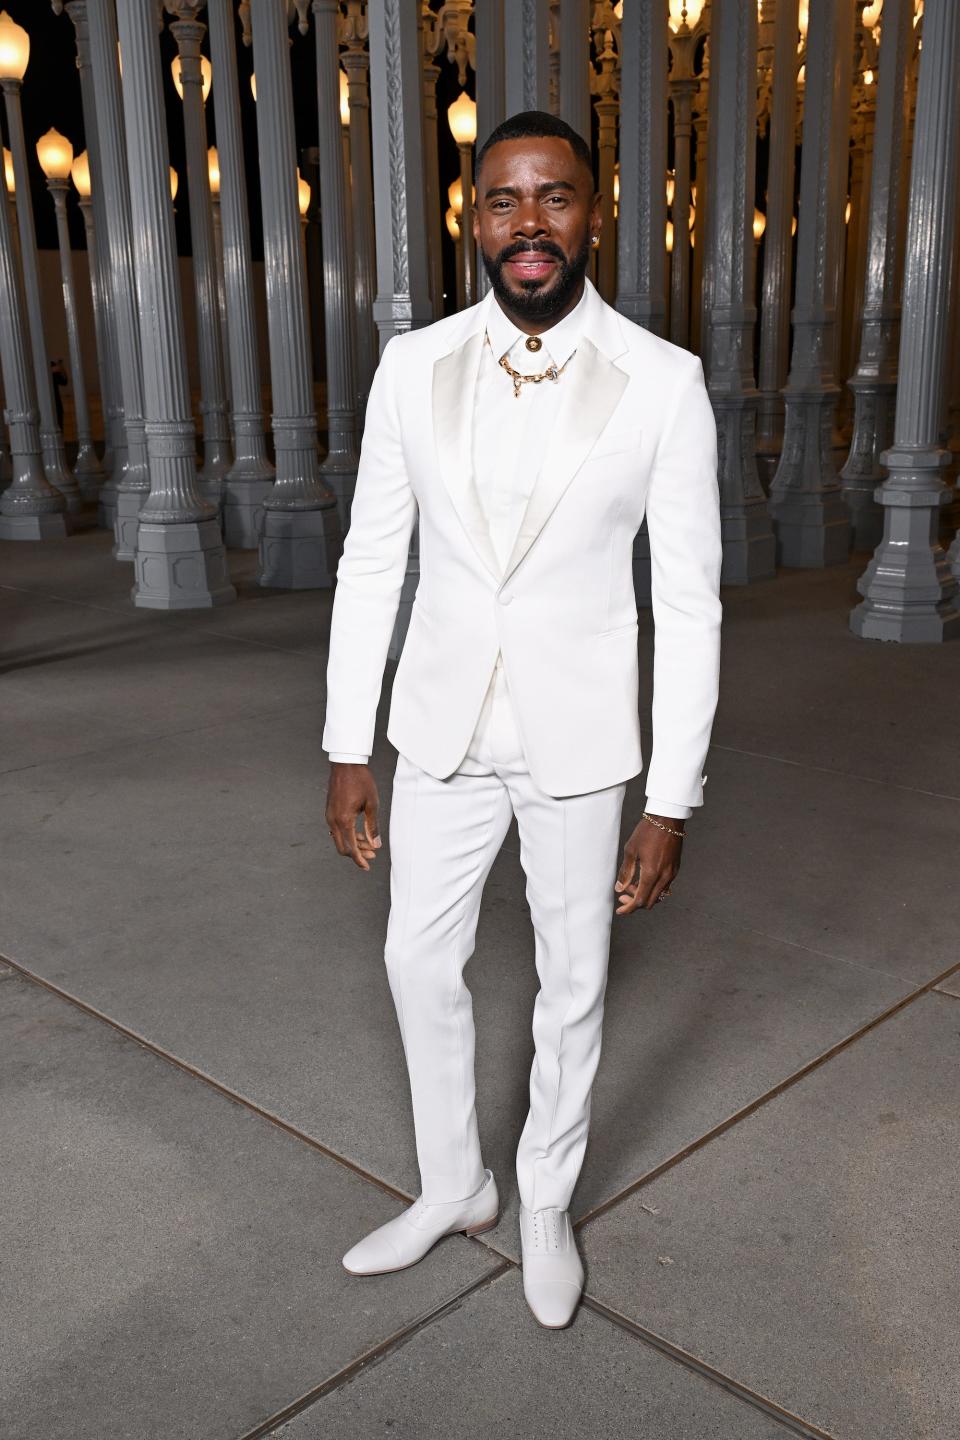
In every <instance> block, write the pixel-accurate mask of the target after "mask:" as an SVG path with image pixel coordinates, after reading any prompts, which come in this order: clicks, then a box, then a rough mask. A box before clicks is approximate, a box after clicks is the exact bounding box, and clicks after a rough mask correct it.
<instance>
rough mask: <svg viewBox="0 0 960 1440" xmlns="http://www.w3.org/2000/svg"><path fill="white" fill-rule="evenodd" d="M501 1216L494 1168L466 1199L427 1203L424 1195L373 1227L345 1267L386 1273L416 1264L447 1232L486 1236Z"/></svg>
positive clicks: (351, 1252) (345, 1260)
mask: <svg viewBox="0 0 960 1440" xmlns="http://www.w3.org/2000/svg"><path fill="white" fill-rule="evenodd" d="M499 1218H500V1196H499V1195H498V1193H497V1182H496V1181H495V1180H494V1178H493V1171H492V1170H485V1171H484V1181H483V1184H482V1185H481V1186H480V1189H479V1190H477V1191H476V1193H475V1194H473V1195H468V1196H467V1197H466V1199H464V1200H447V1201H445V1202H444V1203H443V1204H441V1205H427V1204H426V1203H425V1201H424V1199H423V1196H422V1195H421V1196H420V1198H419V1199H418V1200H415V1201H414V1203H413V1204H412V1205H410V1206H409V1207H408V1208H407V1209H406V1210H404V1212H403V1214H402V1215H395V1216H394V1218H393V1219H392V1220H388V1221H387V1223H386V1225H381V1226H380V1227H379V1229H377V1230H372V1231H371V1232H370V1234H369V1235H365V1236H364V1238H363V1239H362V1240H358V1241H357V1243H356V1245H354V1246H353V1247H352V1248H351V1249H349V1250H348V1251H347V1253H346V1255H344V1257H343V1268H344V1269H345V1270H349V1272H350V1274H351V1275H383V1274H386V1273H388V1272H389V1271H393V1270H405V1269H406V1268H407V1266H408V1265H416V1263H417V1261H418V1260H422V1259H423V1257H424V1255H426V1253H427V1251H428V1250H431V1249H432V1248H433V1246H434V1245H435V1244H436V1243H437V1241H438V1240H439V1239H441V1237H442V1236H444V1235H455V1234H457V1233H458V1232H459V1231H463V1232H464V1234H466V1235H482V1234H483V1232H484V1230H492V1229H493V1227H494V1225H496V1223H497V1221H498V1219H499Z"/></svg>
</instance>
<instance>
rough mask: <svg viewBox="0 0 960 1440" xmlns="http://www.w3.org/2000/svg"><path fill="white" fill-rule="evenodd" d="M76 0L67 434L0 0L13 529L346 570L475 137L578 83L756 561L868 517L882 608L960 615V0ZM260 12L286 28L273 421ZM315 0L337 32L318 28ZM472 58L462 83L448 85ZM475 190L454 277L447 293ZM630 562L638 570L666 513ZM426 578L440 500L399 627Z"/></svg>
mask: <svg viewBox="0 0 960 1440" xmlns="http://www.w3.org/2000/svg"><path fill="white" fill-rule="evenodd" d="M0 3H2V0H0ZM51 3H52V5H53V8H54V10H55V11H57V12H61V11H62V12H64V13H65V14H66V15H67V16H69V18H70V20H71V22H72V24H73V28H74V31H75V36H76V48H77V70H78V74H79V82H80V95H81V101H82V110H83V129H84V142H85V147H86V148H85V149H84V150H83V152H82V153H81V154H75V153H74V151H73V145H72V143H71V141H77V140H78V139H79V137H77V136H72V137H70V138H67V137H65V136H61V135H59V134H58V133H57V132H56V131H53V130H51V131H48V133H47V134H46V135H45V136H42V137H38V136H31V137H30V140H31V143H36V144H37V158H38V160H39V161H40V164H41V167H42V169H43V172H44V174H45V176H46V179H47V185H48V189H49V193H50V196H51V203H52V204H53V206H54V215H55V219H56V226H57V234H58V241H59V246H60V265H61V277H62V293H63V305H64V315H65V319H66V331H67V337H68V346H69V355H70V371H71V377H72V382H73V405H72V409H71V413H70V418H71V419H72V420H73V421H74V424H75V431H74V430H71V446H72V447H73V446H74V444H75V449H74V448H71V452H70V453H71V457H72V459H73V463H72V465H68V464H67V458H66V452H65V447H64V442H63V436H62V434H61V431H60V428H59V427H58V425H57V420H56V414H55V410H56V407H55V405H54V398H53V388H52V383H51V374H50V365H49V353H48V347H47V344H46V341H45V336H44V314H43V312H42V311H41V303H40V302H41V293H40V283H39V270H38V263H37V254H36V238H35V234H34V222H33V213H32V208H31V205H30V202H29V195H30V186H29V179H28V170H27V160H28V153H29V158H30V161H31V163H33V155H32V151H28V145H27V138H26V137H25V135H24V132H23V121H22V116H21V111H20V91H21V87H22V85H23V83H24V77H25V75H26V74H27V73H28V66H29V63H30V46H29V36H28V35H27V33H26V31H25V30H24V29H23V27H22V26H20V25H17V24H16V23H15V22H14V21H13V20H12V19H11V18H10V17H9V16H8V15H6V14H5V13H4V14H0V88H2V90H3V93H4V110H5V114H6V131H7V138H8V142H9V146H10V149H9V151H8V152H6V153H5V155H4V160H5V165H4V191H5V195H4V204H3V206H2V208H3V211H4V223H3V225H2V226H0V279H2V281H3V284H4V293H3V295H2V296H0V358H2V364H3V399H4V405H5V407H6V408H5V411H4V416H5V419H6V422H7V424H6V431H7V434H4V435H2V436H0V487H3V490H2V499H0V535H3V536H16V537H18V538H31V539H42V538H44V537H46V536H48V535H51V534H54V533H59V534H62V533H64V529H65V528H66V530H67V531H69V529H70V528H71V527H72V526H73V525H74V524H75V516H76V515H77V513H78V511H79V510H80V509H82V508H84V507H88V506H92V504H93V502H94V501H96V502H97V503H98V510H99V515H100V518H101V521H102V523H106V524H108V525H109V526H111V528H112V529H113V533H114V554H115V556H116V558H117V559H118V560H120V561H126V562H132V563H133V565H134V575H135V585H134V599H135V602H136V603H137V604H143V605H153V606H156V607H166V608H175V607H178V606H183V605H209V604H215V603H220V602H221V601H223V600H227V599H230V598H231V596H232V591H231V589H230V585H229V581H228V580H227V579H226V569H225V548H226V546H233V547H241V548H247V549H251V550H253V549H256V550H257V551H258V570H257V579H258V582H259V583H260V584H261V585H264V586H277V587H282V588H286V587H299V586H328V585H331V584H332V583H333V579H334V575H335V570H336V564H337V556H338V553H339V547H340V545H341V543H342V537H343V534H344V533H345V530H346V528H347V526H348V525H349V523H350V514H351V506H352V500H353V493H354V488H355V484H356V476H357V469H358V464H359V442H360V434H361V431H362V427H363V420H364V412H365V406H366V401H367V396H368V394H369V391H370V385H371V380H372V377H373V373H374V370H375V367H376V362H377V356H378V353H379V352H380V350H382V347H383V345H384V344H385V343H386V342H387V341H388V340H389V339H390V338H391V337H392V336H394V335H396V334H398V333H401V332H403V331H405V330H408V329H411V328H414V327H416V326H420V325H423V324H427V323H429V322H430V321H431V320H432V319H434V318H437V317H439V316H440V315H442V314H444V313H446V312H447V311H448V310H449V309H451V308H453V307H454V305H456V306H461V307H462V306H467V305H470V304H472V303H474V302H475V301H476V300H477V299H478V298H479V297H480V296H481V295H482V294H483V293H484V291H485V290H486V288H487V284H488V280H487V276H486V273H485V271H484V268H483V266H482V265H481V264H478V258H479V257H478V254H477V251H476V246H475V243H474V240H473V220H472V210H473V204H474V199H475V189H474V146H475V145H476V143H477V141H478V140H481V141H482V140H484V139H485V138H486V137H487V136H488V135H489V133H490V131H491V129H492V128H493V127H494V126H495V125H496V124H498V123H499V122H500V121H501V120H502V119H504V118H505V117H506V116H507V115H508V114H512V113H514V112H516V111H518V110H524V109H534V108H535V109H549V110H551V111H553V112H555V113H559V114H561V115H563V116H564V117H565V118H566V119H567V120H569V121H570V122H571V123H572V124H573V125H574V126H575V127H576V128H577V129H578V130H579V131H580V133H581V134H583V135H585V136H587V135H589V134H590V132H591V131H592V132H593V133H594V134H595V135H596V137H597V157H598V162H599V189H600V192H601V195H602V197H603V200H602V204H603V225H602V227H601V237H600V241H599V246H598V247H597V248H596V249H595V254H594V259H593V263H594V270H593V272H592V273H593V275H594V278H595V280H596V283H597V285H598V287H599V289H600V291H601V293H602V294H603V295H604V297H605V298H607V299H608V300H611V301H612V302H613V303H614V304H615V305H616V307H617V308H618V309H619V310H620V311H621V312H622V313H623V314H624V315H625V316H628V317H629V318H630V319H632V320H634V321H636V322H637V323H639V324H641V325H644V326H646V327H647V328H648V329H650V330H651V331H652V332H654V333H655V334H657V335H660V336H664V337H668V338H669V339H670V340H671V341H672V343H674V344H675V345H679V346H683V347H685V348H689V349H691V350H693V351H694V352H695V353H697V354H699V355H700V356H701V357H702V361H703V368H704V374H705V378H706V381H707V386H708V390H709V394H710V397H711V401H712V403H713V408H714V414H715V417H716V420H717V433H718V442H719V443H718V476H719V481H720V491H721V505H722V519H723V543H724V572H723V573H724V579H725V580H726V581H727V582H728V583H735V584H750V583H753V582H754V581H756V580H760V579H763V578H764V577H767V576H769V575H770V574H771V573H772V572H773V570H774V564H775V561H776V562H777V563H779V564H780V565H784V566H799V567H820V566H826V565H833V564H838V563H841V562H846V561H847V558H848V556H849V555H850V553H851V550H853V551H857V550H871V549H873V550H875V554H874V558H873V561H872V562H871V564H870V565H869V566H868V567H867V569H866V571H865V573H864V575H863V577H862V579H861V582H860V589H861V593H862V597H863V603H862V605H860V606H858V607H857V610H856V612H855V613H854V615H853V616H852V617H851V624H852V627H853V629H854V630H855V632H856V633H857V634H861V635H864V636H871V637H880V638H889V639H897V640H925V641H929V640H936V639H940V638H943V637H944V636H946V635H949V634H953V633H955V631H956V630H957V628H958V624H960V622H958V620H957V616H958V613H960V607H958V599H957V585H958V581H960V538H956V536H955V535H954V533H953V532H954V531H955V530H956V526H957V520H958V517H960V498H958V496H957V492H956V489H955V486H954V485H953V483H951V482H952V479H953V475H954V467H955V462H956V455H957V453H958V451H960V434H958V432H957V419H958V417H960V364H958V363H953V364H952V368H951V362H950V360H949V357H951V356H954V357H955V355H956V354H958V353H960V346H958V345H957V340H956V336H957V333H958V328H960V300H958V292H960V286H958V284H957V274H958V273H960V272H958V270H957V262H956V260H955V259H953V260H951V258H950V257H951V255H952V248H953V249H955V248H956V246H955V227H956V224H957V217H956V214H955V205H954V206H953V208H952V209H951V204H950V199H951V196H953V195H954V193H955V189H956V185H955V179H956V173H957V169H958V166H960V156H958V148H960V139H958V125H957V101H956V89H955V84H954V76H955V73H956V70H957V68H958V62H960V20H958V18H957V17H958V11H957V7H956V5H955V4H954V0H925V3H921V0H818V3H817V4H816V5H810V4H808V3H807V0H751V3H749V4H746V3H738V0H662V3H660V4H657V5H652V4H651V5H647V4H642V3H639V0H616V3H614V0H484V3H483V4H482V5H481V4H478V3H475V0H377V3H376V4H371V3H370V0H206V3H202V0H162V3H160V0H156V3H152V4H147V3H144V4H143V5H142V6H132V5H128V4H126V0H125V3H124V4H122V5H118V4H117V0H51ZM134 11H135V12H136V13H131V12H134ZM118 18H119V21H120V32H119V34H118V23H117V22H118ZM238 18H239V21H240V25H241V27H242V30H243V38H244V40H245V42H246V43H247V45H248V46H252V49H253V58H254V61H255V62H256V77H255V78H254V77H253V76H250V86H251V91H252V94H253V97H254V100H255V101H257V109H256V125H257V136H258V142H259V184H260V200H261V208H262V212H263V219H264V273H265V279H266V302H267V304H266V308H267V332H268V340H269V369H270V375H269V379H270V392H269V393H270V403H271V417H270V425H269V427H268V426H267V424H265V420H264V413H263V408H264V402H263V399H262V390H261V382H262V377H261V373H260V360H259V346H258V339H257V329H256V321H255V313H254V304H253V296H254V294H255V290H254V266H253V261H252V257H251V248H250V222H249V204H248V196H247V182H248V178H250V179H252V178H254V177H248V176H247V175H246V174H245V173H244V149H243V143H242V130H241V114H240V81H241V74H240V64H239V58H240V57H239V54H238V49H237V43H236V41H237V29H236V26H237V19H238ZM294 22H296V27H297V30H298V31H299V34H300V36H301V37H309V40H308V41H305V40H304V39H300V40H296V39H292V38H291V26H292V25H293V24H294ZM162 25H168V28H169V32H170V35H171V36H172V38H173V40H174V41H175V42H176V46H177V55H176V58H175V60H174V62H173V66H172V78H173V82H174V85H175V86H176V88H177V91H178V93H179V94H180V97H181V102H182V115H183V125H184V134H185V139H186V153H187V165H186V170H185V173H184V174H183V175H182V176H180V177H177V176H176V175H175V173H174V172H173V171H172V170H171V168H170V164H169V155H168V153H167V140H166V118H165V114H164V97H163V87H164V84H167V86H169V80H168V74H167V72H165V71H164V70H163V68H162V66H161V61H160V47H159V43H158V26H162ZM118 42H119V50H118ZM303 43H310V44H312V45H313V47H314V49H313V59H314V61H315V79H316V84H315V101H316V135H317V143H316V145H313V143H312V140H311V148H310V150H309V151H302V152H301V163H302V164H304V168H305V174H306V175H308V176H309V179H310V181H311V182H312V186H313V189H312V194H311V186H310V184H308V183H307V181H306V180H305V179H303V178H302V177H300V175H299V172H298V170H297V168H296V161H297V143H296V134H295V124H294V107H293V92H292V77H291V65H290V47H291V45H292V44H298V45H302V44H303ZM121 62H122V67H123V71H121ZM446 67H455V70H456V78H457V81H458V94H457V97H456V99H455V100H454V101H453V103H452V104H450V105H449V106H448V108H447V110H446V114H445V115H444V114H442V113H441V114H440V115H439V117H438V91H439V92H440V93H442V87H441V85H440V82H441V79H442V77H443V76H444V73H445V69H446ZM31 73H35V72H31ZM447 73H449V75H450V78H451V80H452V79H453V70H452V69H450V70H448V71H447ZM245 83H246V81H245V80H244V84H245ZM311 93H312V91H311ZM473 93H475V94H476V101H474V99H473V98H472V94H473ZM208 112H209V114H208ZM211 117H213V118H214V119H215V125H216V136H215V141H216V143H215V145H214V144H213V143H212V142H213V140H214V135H213V134H212V133H210V130H209V129H208V127H209V126H210V122H211ZM443 123H446V125H447V126H448V127H449V130H450V134H451V136H452V138H453V141H454V143H455V145H456V147H457V166H456V172H455V173H453V174H449V173H448V174H443V173H442V162H441V153H442V150H443V147H442V146H441V145H440V144H439V143H438V142H439V138H440V137H439V136H438V127H439V126H441V125H442V124H443ZM670 137H672V150H671V151H670V152H669V155H668V140H670ZM758 138H759V139H760V140H761V141H762V142H763V148H762V149H761V151H760V154H761V155H765V157H766V176H765V180H764V187H763V193H762V194H761V193H759V191H758V189H757V180H758V165H757V159H758V150H757V142H758ZM76 148H77V149H78V150H79V149H80V145H79V144H77V147H76ZM798 153H799V166H798V167H797V166H796V164H795V160H796V157H797V155H798ZM304 157H307V158H306V159H305V158H304ZM668 166H669V168H668ZM797 168H798V171H799V173H798V175H795V169H797ZM759 178H764V177H763V175H762V171H761V172H759ZM71 180H72V189H71V184H70V182H71ZM178 180H179V181H180V182H182V183H181V189H180V192H179V198H180V204H181V206H182V205H183V204H184V203H187V205H188V207H189V222H190V231H191V239H192V247H191V248H192V262H193V263H192V269H191V270H190V272H189V273H190V275H191V280H192V287H193V296H192V302H193V303H192V307H191V308H192V310H193V311H194V312H195V314H196V317H197V327H196V349H197V374H198V378H199V392H200V393H199V418H200V425H199V426H198V429H199V430H200V437H199V447H198V438H197V435H196V434H195V433H194V423H193V415H194V404H193V397H192V396H191V394H190V391H189V389H188V386H187V357H186V340H185V330H184V315H183V297H182V296H181V295H180V290H179V286H180V269H179V265H178V262H177V257H176V253H175V248H174V244H173V210H172V201H173V197H174V196H175V195H176V194H177V190H176V186H177V183H178ZM797 180H799V186H797V184H796V181H797ZM664 181H666V183H664ZM797 188H799V204H798V205H797V204H796V203H795V193H796V190H797ZM73 192H75V193H76V196H77V198H78V200H79V205H80V210H81V214H82V216H83V220H84V226H85V231H86V237H87V252H88V271H89V280H90V287H91V293H92V298H93V316H94V332H95V338H96V377H95V378H96V380H97V381H98V382H99V383H98V385H97V386H96V387H92V388H96V389H97V390H98V391H99V400H100V406H99V415H98V412H97V407H96V406H95V405H94V406H91V404H90V402H89V400H88V396H87V381H88V379H91V380H92V379H93V378H94V376H93V374H92V373H88V374H85V373H84V362H85V361H86V362H87V366H88V371H90V372H92V368H93V367H92V365H91V363H90V362H91V360H92V350H91V349H86V350H84V349H83V348H82V346H81V338H82V337H81V335H80V333H79V328H78V325H77V303H78V295H77V285H76V277H75V276H74V273H73V259H72V256H71V254H70V247H69V238H68V226H67V211H68V206H69V204H70V203H71V195H72V194H73ZM184 197H186V201H184ZM444 221H445V227H446V231H447V234H448V235H449V237H450V238H451V239H452V241H453V244H454V247H455V254H456V277H457V278H456V296H455V297H452V296H447V295H446V294H445V293H444V289H443V266H442V263H441V261H442V252H443V245H442V244H441V241H443V243H444V244H445V243H446V241H445V240H444V237H443V225H444ZM305 236H307V237H308V238H309V256H310V261H311V265H312V267H313V268H312V271H311V275H312V285H311V287H310V289H308V285H307V265H306V254H305V252H306V250H307V245H306V243H305ZM321 242H322V256H323V262H322V277H321V267H320V264H319V258H318V257H319V255H320V253H321ZM951 247H952V248H951ZM185 273H187V272H185ZM321 291H322V305H321V303H320V299H321V295H320V292H321ZM45 298H46V301H47V304H48V306H49V303H50V298H51V297H50V296H49V295H48V296H46V297H45ZM81 298H82V297H81ZM311 298H312V299H313V300H315V301H316V302H317V308H316V313H315V314H313V315H312V316H311V315H310V314H309V313H308V306H309V303H310V299H311ZM908 311H909V313H908ZM901 312H902V313H901ZM311 332H312V338H313V346H312V347H311V343H310V342H311ZM315 371H316V374H317V378H321V371H322V372H323V373H322V379H323V380H324V381H325V404H324V405H323V406H322V407H318V399H319V397H320V394H321V392H320V390H319V389H318V387H317V385H316V384H315V373H314V372H315ZM91 410H92V411H93V413H92V414H91ZM100 417H102V427H103V428H102V438H103V449H102V455H100V456H98V454H97V450H96V448H95V446H94V440H93V434H94V431H95V430H96V423H95V422H97V420H98V419H99V418H100ZM945 418H946V421H947V425H948V427H949V426H952V427H953V431H954V433H953V435H952V436H948V435H946V434H945V432H944V420H945ZM268 428H269V430H270V432H271V433H272V447H271V450H270V453H269V454H268ZM8 440H9V444H8V443H7V441H8ZM951 445H952V447H953V448H952V449H951V448H950V446H951ZM198 459H199V463H198ZM274 462H275V463H274ZM941 540H942V541H943V544H942V545H941ZM951 540H952V545H951V544H950V541H951ZM948 547H949V548H948ZM634 562H635V564H634V572H635V581H636V589H637V595H638V599H639V600H640V601H641V602H642V601H643V600H644V599H645V598H646V597H647V596H648V594H649V546H648V542H647V537H646V532H645V530H644V529H643V528H642V527H641V530H640V531H639V532H638V535H637V537H636V541H635V547H634ZM417 577H418V537H417V535H416V532H415V533H414V537H413V540H412V544H411V550H410V557H409V564H408V570H407V577H406V581H405V584H404V587H403V592H402V596H401V605H400V615H399V617H398V622H397V628H396V631H395V634H394V638H393V642H392V647H391V653H392V654H393V655H394V656H396V655H397V654H398V653H399V648H400V645H401V644H402V639H403V634H404V630H405V624H406V615H407V613H408V610H409V604H410V601H411V599H412V595H413V592H414V590H415V588H416V584H417Z"/></svg>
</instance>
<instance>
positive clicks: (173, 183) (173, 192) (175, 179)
mask: <svg viewBox="0 0 960 1440" xmlns="http://www.w3.org/2000/svg"><path fill="white" fill-rule="evenodd" d="M179 188H180V176H179V175H178V174H177V172H176V170H174V168H173V166H172V165H171V166H170V199H171V200H176V198H177V191H178V190H179Z"/></svg>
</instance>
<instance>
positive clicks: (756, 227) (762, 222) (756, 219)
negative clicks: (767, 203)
mask: <svg viewBox="0 0 960 1440" xmlns="http://www.w3.org/2000/svg"><path fill="white" fill-rule="evenodd" d="M766 228H767V217H766V215H764V213H763V211H762V210H757V209H756V208H755V209H754V212H753V238H754V240H759V239H760V236H761V235H762V234H763V232H764V230H766Z"/></svg>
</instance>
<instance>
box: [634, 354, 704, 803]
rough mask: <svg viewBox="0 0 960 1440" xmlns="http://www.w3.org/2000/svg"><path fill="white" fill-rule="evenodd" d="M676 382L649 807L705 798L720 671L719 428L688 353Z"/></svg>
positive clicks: (657, 503) (660, 527) (663, 445)
mask: <svg viewBox="0 0 960 1440" xmlns="http://www.w3.org/2000/svg"><path fill="white" fill-rule="evenodd" d="M690 358H691V364H690V366H689V370H688V372H687V374H686V376H685V377H682V378H681V379H680V381H679V383H678V386H677V395H676V400H675V403H674V405H673V407H672V412H671V414H670V415H669V416H668V418H667V420H666V422H665V424H664V428H663V433H662V434H661V437H660V441H659V444H658V446H657V451H656V455H655V457H654V462H653V469H652V473H651V477H650V487H649V491H648V494H647V506H646V514H647V529H648V532H649V535H650V567H651V594H652V601H653V621H654V662H653V748H652V750H651V754H650V765H649V768H648V770H647V785H646V789H647V795H648V796H649V797H650V801H649V804H648V807H647V808H648V809H650V810H651V811H654V812H655V804H654V799H655V797H660V801H659V803H660V813H666V814H669V813H670V810H668V809H665V808H664V807H666V806H671V807H675V812H674V813H677V814H678V815H684V814H686V813H688V811H687V808H686V807H688V806H689V807H691V808H695V807H697V806H699V805H702V804H703V782H704V780H705V779H706V777H705V776H704V775H703V773H702V772H703V764H704V761H705V759H706V755H707V747H708V745H709V743H710V731H711V729H712V726H713V718H714V714H715V712H716V708H717V695H718V688H719V677H720V618H721V605H720V565H721V560H722V554H723V552H722V548H721V543H720V496H719V490H718V484H717V427H716V421H715V419H714V415H713V407H712V405H711V403H710V398H709V396H708V394H707V388H706V385H705V383H704V378H703V366H702V365H701V363H700V360H699V358H698V357H697V356H692V357H690Z"/></svg>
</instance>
